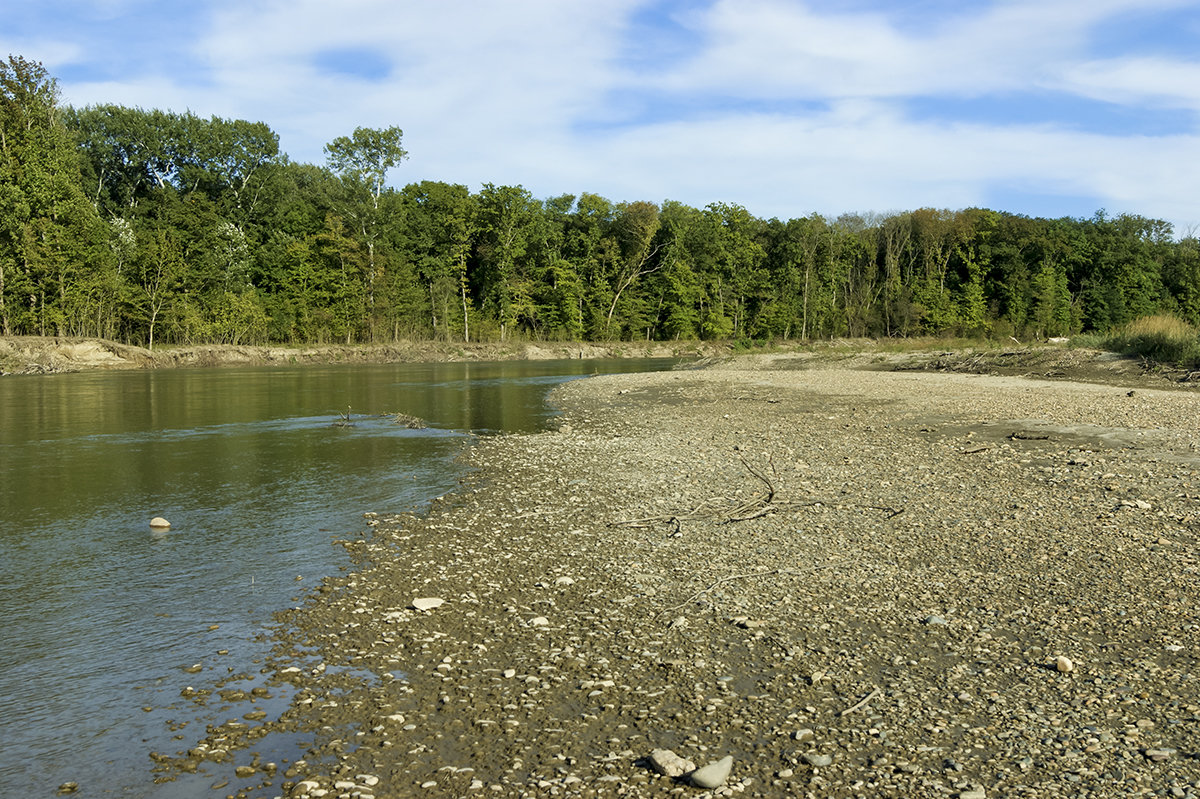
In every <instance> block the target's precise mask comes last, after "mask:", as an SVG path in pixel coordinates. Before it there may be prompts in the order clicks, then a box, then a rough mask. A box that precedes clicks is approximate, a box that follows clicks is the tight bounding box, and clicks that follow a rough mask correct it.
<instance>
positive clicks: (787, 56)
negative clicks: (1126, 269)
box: [0, 0, 1200, 225]
mask: <svg viewBox="0 0 1200 799" xmlns="http://www.w3.org/2000/svg"><path fill="white" fill-rule="evenodd" d="M42 8H44V9H45V10H44V11H39V9H42ZM68 10H69V11H70V13H68ZM185 13H186V16H184V14H185ZM15 19H16V22H15V23H14V24H11V25H9V26H7V30H6V31H0V47H7V48H8V49H9V51H11V52H20V53H23V54H25V55H28V56H30V57H34V58H39V59H41V60H44V61H45V62H46V63H47V66H48V67H49V68H50V69H51V70H52V71H54V72H56V74H59V75H60V77H61V78H62V81H61V82H62V86H63V89H64V96H65V99H66V100H67V101H68V102H72V103H77V104H85V103H93V102H118V103H124V104H127V105H138V106H143V107H168V108H174V109H177V110H182V109H185V108H186V109H190V110H192V111H193V112H196V113H199V114H203V115H209V114H216V115H220V116H227V117H229V116H232V117H243V118H249V119H254V120H262V121H265V122H267V123H268V124H270V125H271V126H272V127H273V128H274V129H275V130H276V131H278V132H279V133H280V135H281V141H282V145H283V147H284V149H285V150H287V151H288V152H289V153H290V154H291V155H292V156H293V158H295V159H297V160H304V161H315V162H321V161H322V160H323V156H322V152H321V151H322V147H323V145H324V143H325V142H327V141H329V140H331V139H332V138H333V137H335V136H338V135H343V134H345V133H348V132H349V131H350V130H352V129H353V128H354V127H355V126H358V125H366V126H383V125H392V124H396V125H400V126H401V127H402V128H404V130H405V146H406V147H407V149H408V150H409V151H410V153H411V160H410V161H409V162H407V163H406V164H405V165H404V166H402V167H401V168H400V169H399V170H398V171H397V172H396V174H395V177H394V179H395V181H396V182H397V183H403V182H406V181H408V180H418V179H435V180H449V181H454V182H462V183H466V184H468V185H471V186H472V187H478V185H479V184H480V183H482V182H485V181H486V182H496V183H523V184H524V185H526V186H527V187H529V188H530V189H531V190H532V191H533V192H534V193H535V194H537V195H539V196H550V195H553V194H559V193H563V192H578V191H594V192H598V193H602V194H607V195H608V196H610V197H612V198H614V199H651V200H661V199H665V198H671V199H677V200H682V201H684V202H689V203H692V204H696V205H703V204H705V203H707V202H711V201H730V202H738V203H741V204H743V205H745V206H746V207H747V208H749V209H750V210H751V211H752V212H754V213H756V214H760V215H764V216H770V215H778V216H783V217H786V216H800V215H806V214H808V213H810V212H812V211H814V210H815V211H819V212H823V213H838V212H840V211H846V210H868V209H877V210H885V209H896V208H915V207H919V206H923V205H933V206H939V207H962V206H965V205H971V204H990V205H992V206H993V207H999V208H1002V209H1004V210H1010V211H1014V212H1018V213H1030V214H1037V215H1051V216H1053V215H1063V214H1069V215H1082V214H1089V213H1091V211H1093V210H1095V209H1096V208H1098V207H1101V206H1104V207H1107V208H1109V209H1110V210H1112V211H1131V212H1136V213H1143V214H1147V215H1152V216H1158V217H1162V218H1165V219H1168V220H1171V221H1174V222H1176V223H1177V224H1178V225H1188V224H1192V223H1195V222H1198V221H1200V203H1198V201H1197V200H1196V199H1193V198H1194V196H1195V191H1194V186H1195V185H1197V183H1198V182H1200V167H1198V166H1195V165H1194V164H1195V163H1196V159H1195V158H1194V153H1195V152H1197V151H1198V149H1200V128H1198V125H1197V114H1198V113H1200V88H1197V87H1200V57H1198V56H1197V55H1195V52H1196V51H1195V49H1194V48H1189V47H1188V46H1187V44H1188V42H1189V41H1193V42H1194V38H1195V37H1196V36H1200V9H1198V7H1197V4H1196V3H1195V2H1183V0H1093V1H1092V2H1089V3H1079V2H1076V0H1036V1H1035V0H1006V1H1004V2H1001V1H1000V0H997V1H996V2H990V3H978V4H975V3H972V4H963V3H959V2H947V1H946V0H925V2H919V3H905V4H894V3H890V2H885V1H884V0H846V1H845V2H831V0H809V1H807V2H805V1H802V0H714V1H713V2H708V3H703V2H700V3H697V2H685V1H684V0H655V1H651V0H612V1H611V2H605V3H594V2H586V1H585V0H508V2H504V3H493V2H483V0H447V2H444V3H424V2H416V1H415V0H409V1H408V2H395V1H394V0H349V1H348V2H343V3H336V4H333V3H327V2H318V0H299V1H298V2H297V1H291V2H278V1H276V0H253V1H251V2H245V1H242V2H234V1H233V0H220V1H219V2H215V3H213V4H196V5H192V6H189V10H188V11H186V12H184V11H181V10H180V8H179V7H177V6H176V5H175V4H162V3H151V2H149V1H148V0H109V1H108V2H91V3H89V2H82V1H81V0H46V2H45V3H42V4H41V5H35V4H33V3H29V4H27V7H24V8H23V9H22V13H20V14H18V15H16V17H15ZM64 20H73V21H65V22H64ZM1188 31H1191V34H1189V33H1188ZM1164 32H1170V35H1169V36H1168V35H1166V34H1165V33H1164ZM1189 36H1191V37H1192V38H1191V39H1189ZM1168 45H1169V46H1168ZM114 52H116V53H119V56H117V57H111V55H110V54H111V53H114ZM1006 203H1011V205H1006Z"/></svg>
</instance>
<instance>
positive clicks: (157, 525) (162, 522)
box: [150, 516, 171, 530]
mask: <svg viewBox="0 0 1200 799" xmlns="http://www.w3.org/2000/svg"><path fill="white" fill-rule="evenodd" d="M150 526H151V527H153V528H154V529H155V530H166V529H167V528H168V527H170V526H171V523H170V522H169V521H167V520H166V519H164V518H163V517H161V516H155V517H154V518H153V519H151V520H150Z"/></svg>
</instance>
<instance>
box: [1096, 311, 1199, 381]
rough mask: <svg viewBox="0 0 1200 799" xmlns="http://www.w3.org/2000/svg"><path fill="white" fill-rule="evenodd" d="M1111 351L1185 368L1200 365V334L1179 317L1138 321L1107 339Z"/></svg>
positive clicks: (1106, 345) (1161, 316)
mask: <svg viewBox="0 0 1200 799" xmlns="http://www.w3.org/2000/svg"><path fill="white" fill-rule="evenodd" d="M1104 346H1105V348H1107V349H1111V350H1115V351H1117V352H1123V353H1125V354H1127V355H1138V356H1141V357H1142V358H1146V359H1148V360H1151V361H1156V362H1158V363H1165V364H1173V365H1176V366H1181V367H1184V368H1189V369H1191V368H1196V367H1197V366H1200V331H1197V329H1196V328H1195V327H1194V326H1192V325H1190V324H1188V323H1187V322H1185V321H1183V320H1182V319H1179V318H1178V317H1175V316H1169V315H1165V314H1163V315H1156V316H1144V317H1142V318H1141V319H1135V320H1133V321H1132V322H1129V323H1128V324H1126V325H1125V326H1124V327H1122V328H1120V329H1118V330H1116V331H1114V332H1112V333H1110V334H1109V336H1108V337H1107V338H1106V339H1105V340H1104Z"/></svg>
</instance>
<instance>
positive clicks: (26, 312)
mask: <svg viewBox="0 0 1200 799" xmlns="http://www.w3.org/2000/svg"><path fill="white" fill-rule="evenodd" d="M102 242H103V228H102V226H101V225H100V223H99V218H98V217H97V215H96V213H95V210H94V209H93V208H92V206H91V205H90V204H89V203H88V202H87V200H86V198H85V197H84V195H83V192H82V190H81V188H80V176H79V169H78V162H77V160H76V155H75V150H74V144H73V142H72V141H71V138H70V135H69V133H68V131H67V130H66V128H65V127H64V126H63V124H62V120H61V115H60V113H59V110H58V87H57V84H56V82H55V81H54V79H53V78H52V77H50V75H49V73H48V72H47V71H46V69H45V68H44V67H43V66H42V65H41V64H40V63H36V62H33V61H29V60H27V59H25V58H23V57H21V56H16V55H10V56H9V58H8V60H7V61H0V330H2V331H3V332H4V333H5V334H11V333H14V332H23V333H39V334H42V335H45V334H46V333H48V332H55V333H60V334H61V333H63V332H65V330H66V328H67V327H68V325H69V322H68V319H67V316H66V313H67V312H68V310H69V309H70V308H72V307H74V306H78V305H80V304H81V302H82V300H83V299H84V297H83V296H81V295H80V292H81V291H82V289H81V287H80V286H81V281H82V280H83V279H85V278H87V277H88V276H89V275H90V274H91V273H92V272H94V271H95V270H98V269H101V268H103V266H104V263H103V258H104V250H103V248H102V246H101V245H102Z"/></svg>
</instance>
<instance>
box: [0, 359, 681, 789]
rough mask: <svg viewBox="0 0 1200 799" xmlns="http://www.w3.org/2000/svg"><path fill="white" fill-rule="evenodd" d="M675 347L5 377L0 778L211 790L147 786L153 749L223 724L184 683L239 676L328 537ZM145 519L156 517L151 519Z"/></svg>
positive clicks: (413, 503) (654, 365)
mask: <svg viewBox="0 0 1200 799" xmlns="http://www.w3.org/2000/svg"><path fill="white" fill-rule="evenodd" d="M671 363H672V362H671V361H667V360H663V359H654V360H637V361H632V360H613V361H517V362H504V363H455V364H388V365H368V366H363V365H355V366H321V367H314V366H307V367H272V368H261V369H260V368H227V369H206V370H166V371H138V372H94V373H82V374H70V375H51V376H30V377H6V378H3V379H0V623H3V627H4V633H3V635H2V636H0V790H3V792H5V793H6V794H10V795H14V796H16V795H21V796H51V795H54V794H55V792H56V791H57V789H58V786H59V785H60V784H63V783H66V782H74V783H78V785H79V789H78V792H77V793H76V794H75V795H76V796H80V797H90V796H122V797H125V796H131V797H163V798H169V799H175V798H176V797H184V796H212V795H223V794H221V793H220V792H219V791H218V792H217V793H216V794H214V790H213V788H212V787H211V785H212V783H213V780H212V779H211V778H208V777H205V775H199V776H197V777H194V778H190V779H182V780H177V781H174V782H170V783H164V784H155V783H154V781H153V775H152V774H151V766H152V765H153V764H152V762H151V760H150V758H149V753H150V752H151V751H158V752H166V753H173V752H175V751H177V750H179V749H181V748H186V746H187V744H188V743H189V742H190V741H195V740H197V739H198V738H200V737H202V729H203V724H204V723H207V722H213V721H219V720H220V719H219V718H216V717H214V718H208V719H206V718H205V713H206V712H212V713H215V712H216V711H215V710H212V711H206V710H204V709H203V708H198V709H195V710H187V709H185V710H180V709H179V691H180V686H181V684H182V685H187V684H189V681H195V684H196V685H197V686H198V687H199V686H200V685H202V684H203V683H204V681H205V680H208V681H210V682H211V681H213V680H215V679H217V678H218V677H220V676H222V675H223V674H226V673H230V672H234V671H235V670H237V671H239V672H241V671H254V670H256V669H255V667H254V664H255V663H256V662H257V661H260V660H261V659H262V656H263V655H264V654H265V649H266V644H264V643H262V642H260V641H256V640H255V639H256V636H258V635H259V634H260V633H261V632H262V631H263V629H264V625H265V624H266V623H267V622H269V620H270V616H271V614H272V613H273V612H274V611H276V610H279V609H281V608H283V607H286V606H288V605H289V604H292V603H293V600H294V599H295V598H296V596H297V595H298V593H299V592H301V591H303V590H304V589H305V588H306V587H312V586H316V585H317V584H319V582H320V579H321V577H322V576H324V575H327V574H331V573H334V572H336V571H337V570H338V569H339V567H344V566H345V565H346V564H347V562H348V561H347V559H346V557H345V554H344V551H343V550H342V549H341V548H340V547H337V546H335V545H333V544H332V540H333V539H339V538H346V537H350V536H355V535H358V534H359V533H361V532H362V531H363V530H364V529H365V528H364V520H363V518H362V514H363V513H364V512H367V511H374V512H378V513H390V512H399V511H405V510H414V509H416V510H420V509H421V508H423V507H424V506H425V505H426V504H427V503H428V502H429V500H430V499H432V498H433V497H435V496H438V495H441V494H443V493H446V492H448V491H451V490H453V489H454V487H455V485H456V483H457V480H458V479H459V478H461V477H462V467H461V466H460V465H459V464H458V463H456V462H455V459H456V457H457V456H458V455H459V454H460V453H461V452H462V451H463V448H464V447H466V446H469V444H470V441H471V440H472V437H473V436H474V435H479V434H491V433H498V432H508V431H532V430H537V429H540V428H542V427H543V426H544V425H545V424H546V421H547V420H548V419H549V418H550V417H551V416H552V414H553V411H552V409H550V408H548V407H547V405H546V402H545V397H546V394H547V392H548V391H549V390H550V389H551V388H552V387H553V386H554V385H557V384H558V383H561V382H563V381H565V380H569V379H572V378H575V377H580V376H586V375H589V374H595V373H604V372H616V371H622V372H629V371H648V370H657V369H663V368H668V367H669V366H670V364H671ZM398 412H400V413H406V414H411V415H414V416H417V417H420V418H422V419H424V420H425V421H426V422H427V423H428V427H427V428H426V429H418V430H414V429H409V428H407V427H404V426H402V425H398V424H396V423H395V422H394V421H393V420H392V418H391V416H390V414H395V413H398ZM343 414H345V415H347V416H348V418H349V421H350V423H351V424H350V425H339V424H337V423H338V422H341V421H343V416H342V415H343ZM160 515H161V516H164V517H166V518H167V519H168V520H169V521H170V522H171V525H172V526H171V529H170V530H169V531H167V532H165V533H164V532H156V531H153V530H151V529H150V527H149V520H150V519H151V518H152V517H154V516H160ZM194 664H200V666H201V673H197V674H195V675H194V676H193V675H192V673H191V672H188V671H185V669H187V668H189V667H191V666H193V665H194ZM172 703H174V704H172ZM168 706H170V707H168ZM189 713H190V714H191V716H190V717H189V715H188V714H189ZM181 725H182V732H176V730H173V729H172V727H175V728H179V727H181ZM192 730H195V732H191V731H192ZM189 733H190V734H189ZM174 735H180V736H181V737H179V738H175V737H173V736H174ZM275 745H276V746H277V747H278V746H283V747H284V748H286V742H284V743H282V744H281V743H276V744H275ZM266 754H267V755H269V754H271V753H269V752H268V753H266ZM275 754H276V755H278V756H282V757H287V756H288V753H287V752H276V753H275ZM265 759H268V757H266V756H264V760H265Z"/></svg>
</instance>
